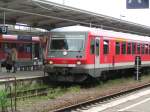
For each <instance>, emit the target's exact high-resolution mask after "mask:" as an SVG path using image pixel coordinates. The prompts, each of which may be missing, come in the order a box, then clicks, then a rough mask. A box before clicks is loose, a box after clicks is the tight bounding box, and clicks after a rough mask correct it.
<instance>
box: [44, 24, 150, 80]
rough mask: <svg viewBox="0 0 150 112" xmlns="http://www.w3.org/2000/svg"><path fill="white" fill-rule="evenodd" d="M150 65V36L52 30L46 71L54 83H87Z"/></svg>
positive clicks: (78, 29) (82, 29)
mask: <svg viewBox="0 0 150 112" xmlns="http://www.w3.org/2000/svg"><path fill="white" fill-rule="evenodd" d="M136 56H139V57H140V58H141V63H142V65H141V66H149V65H150V37H146V36H139V35H135V34H129V33H122V32H115V31H110V30H103V29H98V28H89V27H84V26H69V27H63V28H57V29H54V30H52V31H51V37H50V38H49V41H48V45H47V52H46V65H45V69H44V71H45V72H47V73H48V74H49V76H50V78H51V79H52V80H56V81H83V80H86V79H87V78H88V77H89V76H90V77H94V78H97V77H102V72H104V71H111V70H121V69H128V68H134V65H135V57H136Z"/></svg>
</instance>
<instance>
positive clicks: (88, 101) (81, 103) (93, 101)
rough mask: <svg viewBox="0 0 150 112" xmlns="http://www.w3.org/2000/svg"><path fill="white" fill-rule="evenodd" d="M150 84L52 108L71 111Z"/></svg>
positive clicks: (63, 111)
mask: <svg viewBox="0 0 150 112" xmlns="http://www.w3.org/2000/svg"><path fill="white" fill-rule="evenodd" d="M148 86H150V83H145V84H141V85H138V86H135V87H132V88H129V89H126V90H122V91H119V92H116V93H111V94H109V95H104V96H100V97H97V98H96V99H92V100H87V101H84V102H79V103H76V104H73V105H69V106H65V107H62V108H58V109H55V110H52V111H53V112H70V111H71V110H76V109H77V108H81V107H86V106H90V105H91V104H95V103H97V102H103V101H106V100H108V99H111V98H114V97H116V96H120V95H123V94H127V93H130V92H133V91H136V90H140V89H142V88H146V87H148Z"/></svg>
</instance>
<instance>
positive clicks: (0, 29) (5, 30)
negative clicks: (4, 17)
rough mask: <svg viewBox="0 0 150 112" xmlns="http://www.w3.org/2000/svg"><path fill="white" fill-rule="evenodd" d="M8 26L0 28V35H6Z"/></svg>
mask: <svg viewBox="0 0 150 112" xmlns="http://www.w3.org/2000/svg"><path fill="white" fill-rule="evenodd" d="M7 30H8V26H0V33H1V34H7Z"/></svg>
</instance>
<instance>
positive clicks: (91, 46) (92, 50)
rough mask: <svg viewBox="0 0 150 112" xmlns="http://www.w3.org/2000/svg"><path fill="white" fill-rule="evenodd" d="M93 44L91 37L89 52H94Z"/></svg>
mask: <svg viewBox="0 0 150 112" xmlns="http://www.w3.org/2000/svg"><path fill="white" fill-rule="evenodd" d="M94 45H95V41H94V39H92V40H91V43H90V53H91V54H94V51H95V49H94V48H95V47H94Z"/></svg>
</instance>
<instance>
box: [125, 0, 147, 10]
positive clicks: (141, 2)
mask: <svg viewBox="0 0 150 112" xmlns="http://www.w3.org/2000/svg"><path fill="white" fill-rule="evenodd" d="M126 7H127V9H144V8H149V0H126Z"/></svg>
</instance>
